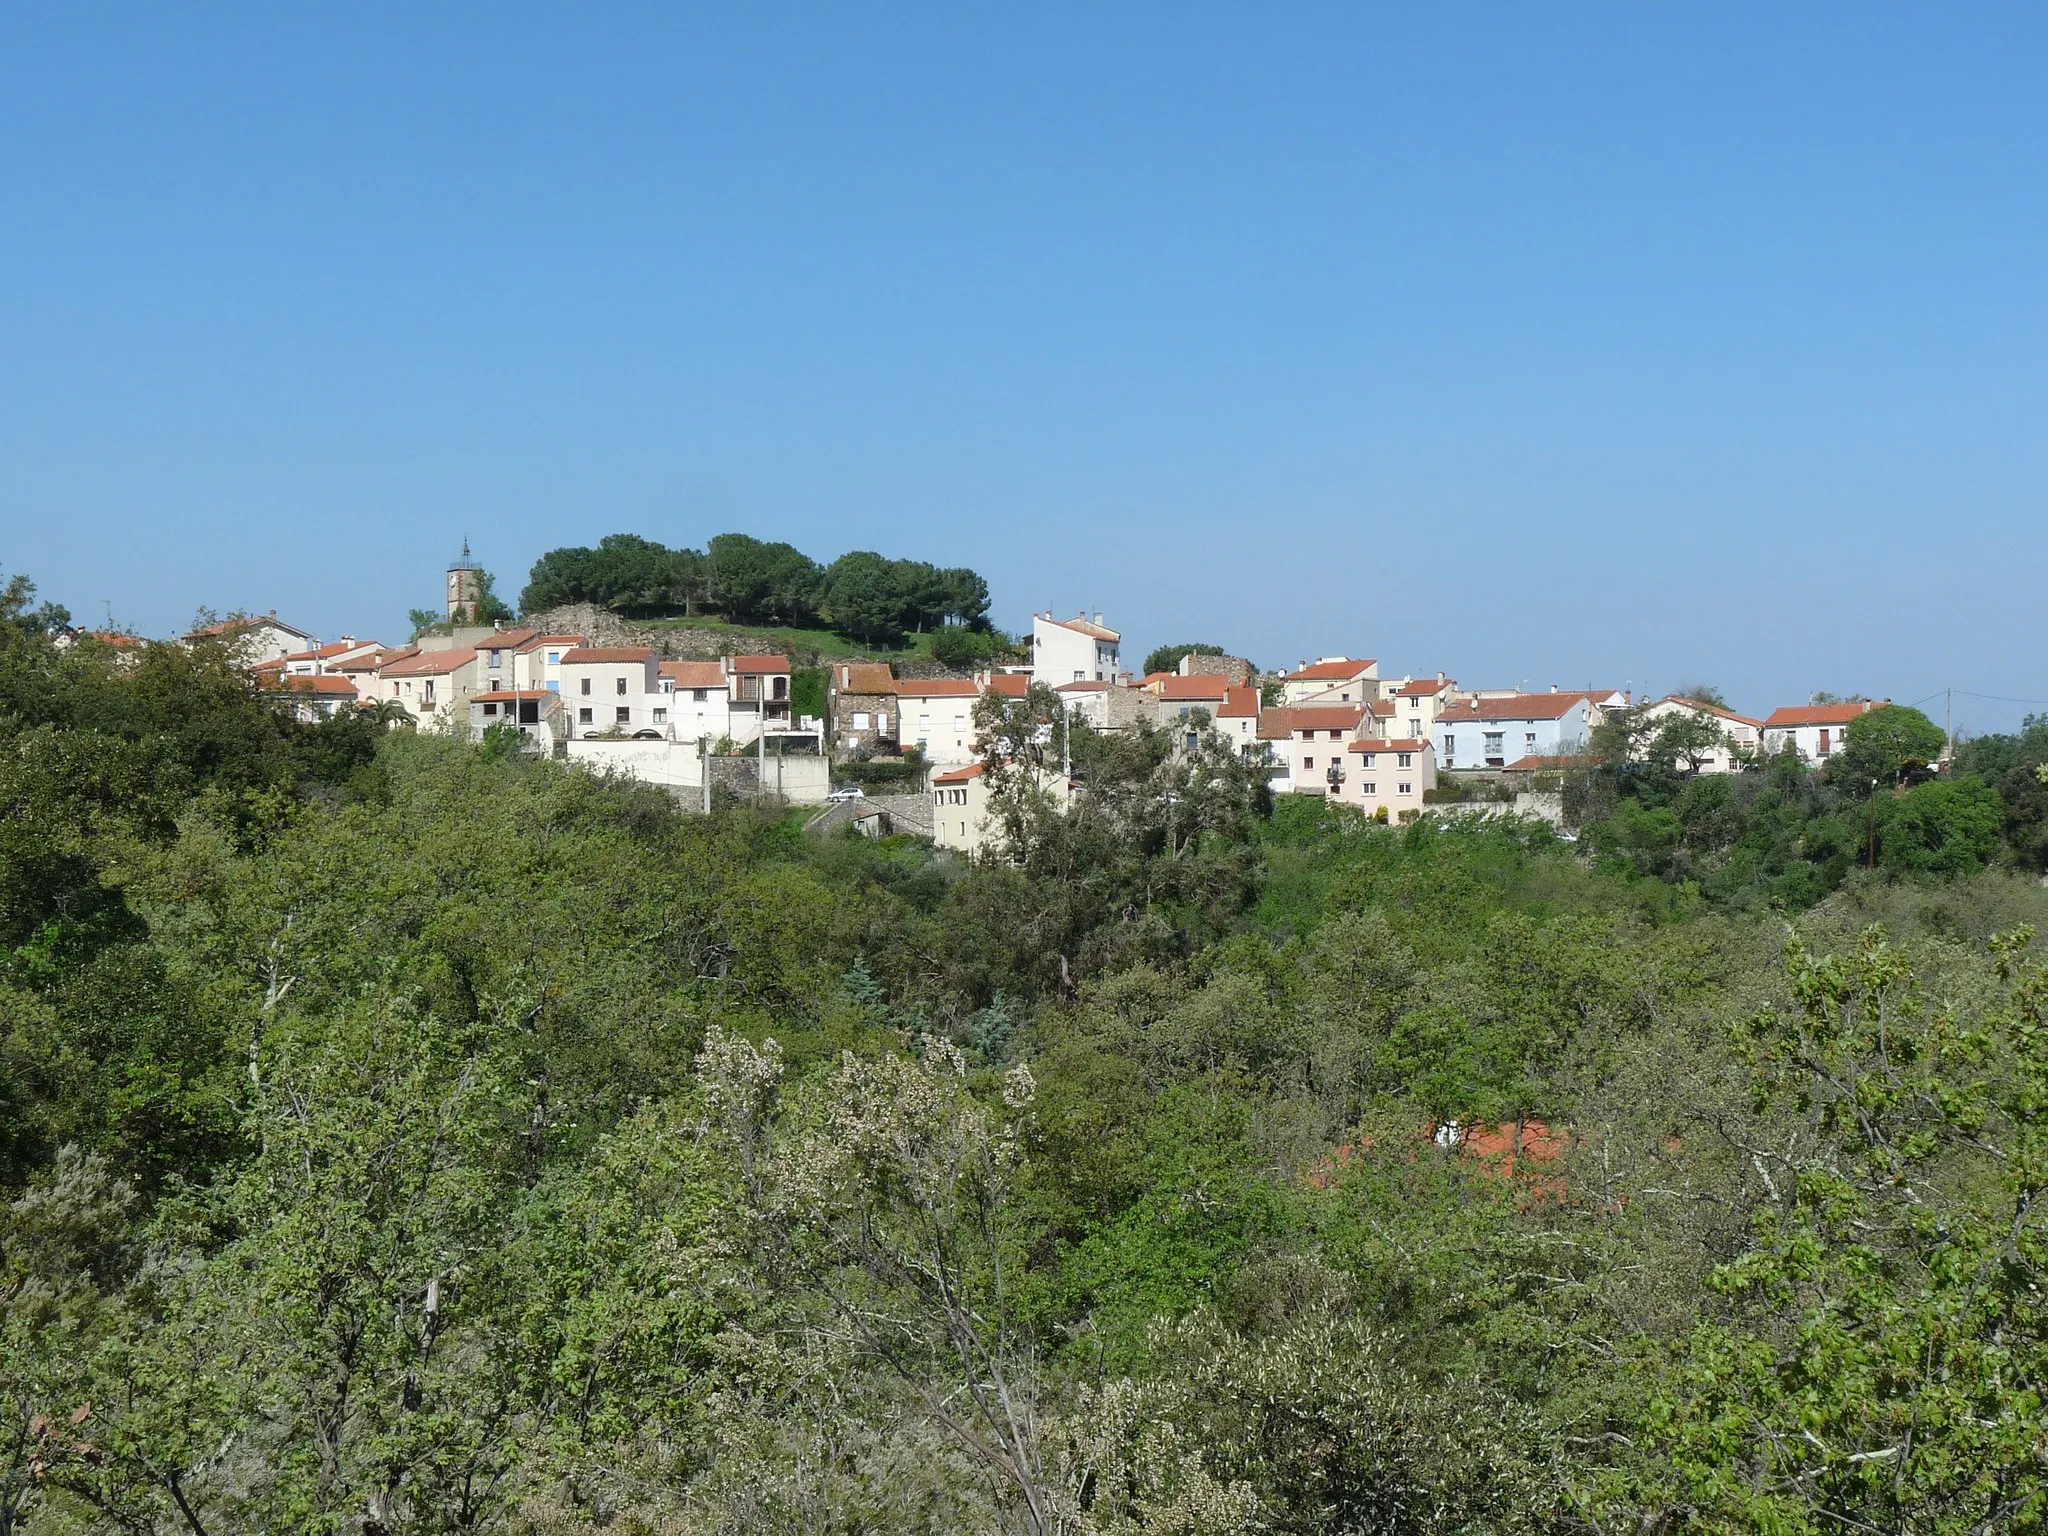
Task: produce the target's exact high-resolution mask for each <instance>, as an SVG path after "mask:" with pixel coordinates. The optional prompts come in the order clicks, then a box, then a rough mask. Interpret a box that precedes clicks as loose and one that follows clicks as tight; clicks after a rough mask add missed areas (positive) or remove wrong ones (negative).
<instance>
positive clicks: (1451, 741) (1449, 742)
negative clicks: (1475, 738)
mask: <svg viewBox="0 0 2048 1536" xmlns="http://www.w3.org/2000/svg"><path fill="white" fill-rule="evenodd" d="M1457 750H1458V738H1457V737H1455V736H1453V735H1452V734H1451V733H1450V732H1449V731H1445V732H1444V756H1445V757H1449V756H1450V755H1451V754H1452V753H1453V752H1455V751H1457Z"/></svg>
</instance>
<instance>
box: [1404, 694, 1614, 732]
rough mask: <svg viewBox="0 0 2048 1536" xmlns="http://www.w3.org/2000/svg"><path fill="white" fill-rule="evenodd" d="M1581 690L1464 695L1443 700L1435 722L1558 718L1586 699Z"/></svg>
mask: <svg viewBox="0 0 2048 1536" xmlns="http://www.w3.org/2000/svg"><path fill="white" fill-rule="evenodd" d="M1586 698H1587V695H1585V694H1583V693H1518V694H1516V695H1515V696H1514V697H1512V698H1507V699H1467V700H1465V701H1464V702H1463V703H1461V704H1447V705H1445V706H1444V711H1443V713H1442V714H1441V715H1439V716H1437V724H1439V725H1456V724H1459V723H1460V722H1462V721H1478V720H1562V719H1563V718H1564V717H1565V716H1566V715H1568V714H1570V713H1571V712H1572V711H1573V710H1574V709H1576V708H1577V707H1578V706H1579V705H1581V704H1583V703H1584V702H1585V701H1586Z"/></svg>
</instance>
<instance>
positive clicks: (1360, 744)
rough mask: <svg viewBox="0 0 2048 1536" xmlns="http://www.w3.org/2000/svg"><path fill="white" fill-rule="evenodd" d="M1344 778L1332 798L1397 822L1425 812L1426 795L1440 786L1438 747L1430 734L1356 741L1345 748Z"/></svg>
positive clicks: (1342, 767)
mask: <svg viewBox="0 0 2048 1536" xmlns="http://www.w3.org/2000/svg"><path fill="white" fill-rule="evenodd" d="M1338 771H1339V773H1340V774H1341V775H1342V778H1341V779H1340V781H1339V782H1338V784H1337V786H1336V788H1335V789H1333V790H1332V791H1331V792H1330V798H1331V799H1333V800H1335V801H1337V802H1338V803H1339V804H1340V805H1351V806H1356V807H1357V808H1358V809H1359V810H1361V811H1363V812H1364V813H1365V814H1366V815H1367V816H1372V817H1377V816H1378V815H1379V813H1380V812H1382V811H1384V812H1385V813H1386V819H1387V820H1389V821H1393V822H1403V821H1413V820H1414V819H1415V818H1416V817H1417V816H1419V815H1421V814H1422V797H1423V795H1424V794H1425V793H1427V792H1428V791H1430V790H1432V789H1435V788H1436V749H1435V747H1434V746H1433V745H1432V744H1431V743H1430V741H1429V738H1428V737H1426V736H1425V737H1419V738H1418V737H1395V738H1393V739H1391V740H1387V741H1381V740H1378V739H1375V738H1369V739H1367V740H1364V741H1354V742H1352V743H1351V744H1350V745H1349V746H1347V747H1346V748H1345V750H1344V758H1343V762H1342V765H1341V766H1340V768H1339V770H1338Z"/></svg>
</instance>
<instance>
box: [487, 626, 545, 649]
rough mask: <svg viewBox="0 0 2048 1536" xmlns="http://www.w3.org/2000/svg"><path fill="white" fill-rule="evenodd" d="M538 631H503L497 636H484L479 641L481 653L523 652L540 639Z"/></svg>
mask: <svg viewBox="0 0 2048 1536" xmlns="http://www.w3.org/2000/svg"><path fill="white" fill-rule="evenodd" d="M540 637H541V635H540V631H539V630H537V629H501V630H499V631H498V632H497V633H496V634H490V635H483V636H480V637H479V638H478V640H477V649H478V650H480V651H522V650H524V649H526V647H527V646H529V645H531V644H532V643H533V642H534V641H536V640H538V639H540Z"/></svg>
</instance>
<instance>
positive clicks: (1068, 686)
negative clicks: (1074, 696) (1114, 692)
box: [1053, 682, 1109, 693]
mask: <svg viewBox="0 0 2048 1536" xmlns="http://www.w3.org/2000/svg"><path fill="white" fill-rule="evenodd" d="M1108 688H1109V684H1108V683H1087V682H1082V683H1061V684H1060V685H1059V687H1057V688H1055V689H1054V690H1053V692H1054V693H1103V692H1106V691H1107V690H1108Z"/></svg>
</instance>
